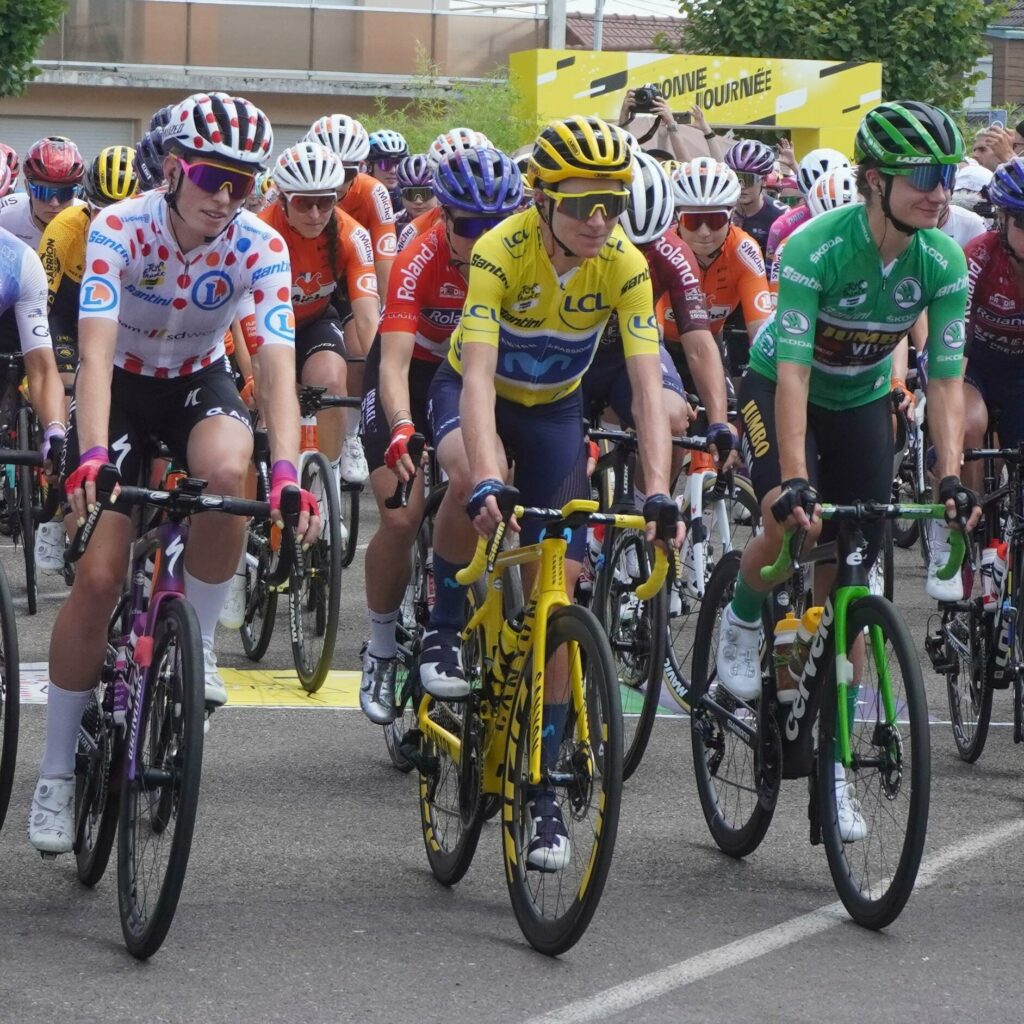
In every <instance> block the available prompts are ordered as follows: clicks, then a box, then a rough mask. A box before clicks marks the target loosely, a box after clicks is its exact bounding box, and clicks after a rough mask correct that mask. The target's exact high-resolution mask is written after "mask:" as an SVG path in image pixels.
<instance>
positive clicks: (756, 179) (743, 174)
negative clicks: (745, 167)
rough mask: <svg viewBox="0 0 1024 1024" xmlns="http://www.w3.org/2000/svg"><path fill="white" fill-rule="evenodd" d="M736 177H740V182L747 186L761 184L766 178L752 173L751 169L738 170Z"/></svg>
mask: <svg viewBox="0 0 1024 1024" xmlns="http://www.w3.org/2000/svg"><path fill="white" fill-rule="evenodd" d="M736 177H737V178H738V179H739V183H740V184H741V185H742V186H744V187H747V186H749V185H760V184H761V182H762V181H764V178H762V177H761V175H760V174H752V173H751V172H750V171H737V172H736Z"/></svg>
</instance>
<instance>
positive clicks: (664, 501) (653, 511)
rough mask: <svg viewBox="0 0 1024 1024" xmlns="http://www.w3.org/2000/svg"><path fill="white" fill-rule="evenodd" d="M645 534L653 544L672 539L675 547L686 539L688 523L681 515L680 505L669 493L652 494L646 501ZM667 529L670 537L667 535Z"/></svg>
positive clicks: (680, 545)
mask: <svg viewBox="0 0 1024 1024" xmlns="http://www.w3.org/2000/svg"><path fill="white" fill-rule="evenodd" d="M643 515H644V522H646V523H647V528H646V530H645V531H644V535H645V536H646V537H647V540H648V541H649V542H650V543H651V544H655V543H657V544H664V543H665V542H666V540H668V539H670V540H671V543H672V546H673V547H675V548H679V547H682V544H683V541H684V540H685V539H686V523H685V522H684V521H683V518H682V517H681V516H680V515H679V506H678V505H677V504H676V503H675V502H674V501H673V500H672V499H671V498H670V497H669V496H668V495H667V494H652V495H650V497H648V499H647V500H646V501H645V502H644V512H643ZM666 531H668V532H669V533H670V537H666V535H665V534H666Z"/></svg>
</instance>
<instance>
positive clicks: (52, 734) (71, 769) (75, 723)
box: [39, 682, 92, 779]
mask: <svg viewBox="0 0 1024 1024" xmlns="http://www.w3.org/2000/svg"><path fill="white" fill-rule="evenodd" d="M91 697H92V690H64V689H62V688H61V687H59V686H57V685H56V684H55V683H53V682H51V683H50V685H49V687H48V690H47V697H46V745H45V746H44V747H43V759H42V760H41V761H40V762H39V777H40V778H42V779H70V778H71V777H72V776H73V775H74V774H75V747H76V746H77V741H78V727H79V726H80V725H81V724H82V714H83V713H84V711H85V709H86V707H88V705H89V699H90V698H91Z"/></svg>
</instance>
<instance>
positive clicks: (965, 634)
mask: <svg viewBox="0 0 1024 1024" xmlns="http://www.w3.org/2000/svg"><path fill="white" fill-rule="evenodd" d="M976 576H977V573H976ZM975 582H976V584H978V585H979V586H980V579H976V580H975ZM989 618H990V616H986V615H985V612H984V610H983V609H982V608H981V602H980V599H978V598H974V599H972V600H971V601H970V603H969V605H968V606H967V607H966V608H963V609H959V608H958V609H957V610H956V611H953V610H947V611H944V612H943V615H942V626H941V628H940V630H939V636H938V638H937V639H938V641H939V642H941V645H942V646H941V654H942V656H943V662H942V667H943V668H944V669H945V675H946V698H947V700H948V701H949V720H950V723H951V724H952V727H953V741H954V743H956V749H957V753H958V754H959V755H960V758H961V759H962V760H964V761H966V762H967V763H968V764H973V763H974V762H975V761H977V760H978V758H979V757H981V754H982V751H983V750H984V749H985V741H986V740H987V739H988V727H989V722H990V720H991V718H992V681H991V679H990V678H989V669H988V661H989V641H988V629H987V627H988V626H989V622H987V621H986V619H989ZM929 642H930V643H934V642H935V641H933V640H930V641H929Z"/></svg>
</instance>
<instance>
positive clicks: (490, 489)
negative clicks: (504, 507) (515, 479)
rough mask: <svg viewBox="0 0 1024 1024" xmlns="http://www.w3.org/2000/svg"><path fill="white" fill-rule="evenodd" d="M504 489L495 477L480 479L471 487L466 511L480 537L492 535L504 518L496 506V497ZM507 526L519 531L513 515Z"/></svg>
mask: <svg viewBox="0 0 1024 1024" xmlns="http://www.w3.org/2000/svg"><path fill="white" fill-rule="evenodd" d="M505 490H506V487H505V485H504V484H503V483H502V482H501V481H500V480H498V479H496V478H495V477H489V478H488V479H486V480H481V481H480V483H478V484H477V485H476V487H474V488H473V492H472V494H470V496H469V501H468V502H466V513H467V514H468V515H469V518H470V519H472V520H473V527H474V528H475V529H476V532H477V533H479V534H480V536H481V537H493V536H494V531H495V530H496V529H497V528H498V526H499V525H500V524H501V522H502V520H503V519H504V516H503V515H502V514H501V509H500V508H499V507H498V498H499V497H500V496H501V494H502V493H503V492H504V491H505ZM509 526H511V527H512V529H513V530H515V531H516V533H518V532H519V526H518V524H517V523H516V521H515V518H514V517H513V518H512V519H510V520H509Z"/></svg>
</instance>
